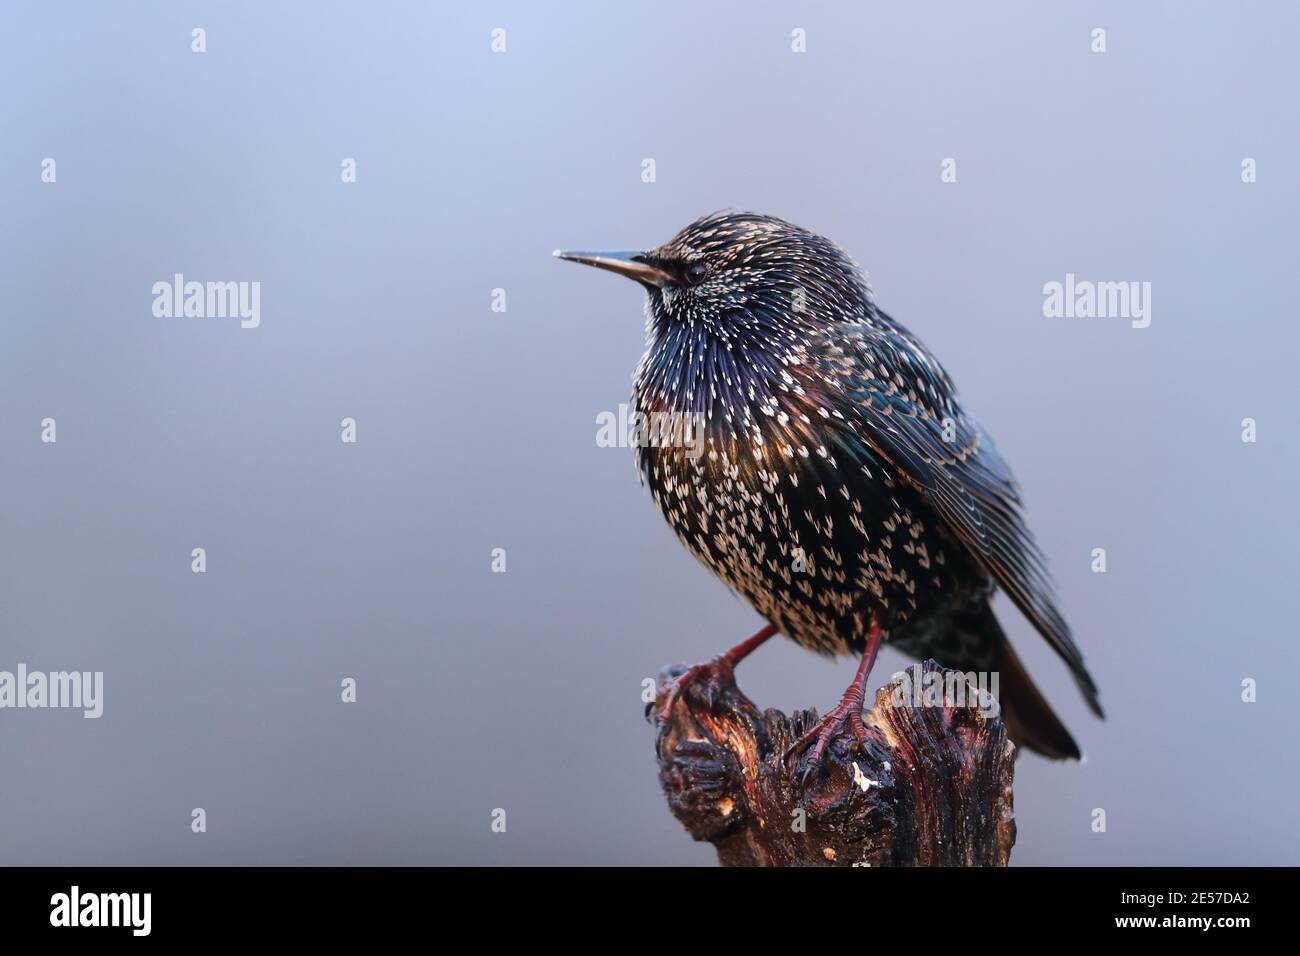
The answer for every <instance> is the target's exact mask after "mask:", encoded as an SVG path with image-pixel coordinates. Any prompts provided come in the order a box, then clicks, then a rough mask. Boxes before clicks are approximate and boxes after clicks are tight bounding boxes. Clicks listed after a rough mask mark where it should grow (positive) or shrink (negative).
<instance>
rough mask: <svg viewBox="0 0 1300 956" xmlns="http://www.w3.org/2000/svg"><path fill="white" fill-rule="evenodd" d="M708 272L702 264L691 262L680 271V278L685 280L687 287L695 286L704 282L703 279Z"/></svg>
mask: <svg viewBox="0 0 1300 956" xmlns="http://www.w3.org/2000/svg"><path fill="white" fill-rule="evenodd" d="M708 272H709V270H708V269H707V268H706V267H705V265H704V263H702V262H692V263H689V264H688V265H687V266H686V268H685V269H683V270H682V276H683V277H684V278H685V279H686V284H687V285H697V284H699V283H700V282H702V281H704V277H705V276H706V275H707V274H708Z"/></svg>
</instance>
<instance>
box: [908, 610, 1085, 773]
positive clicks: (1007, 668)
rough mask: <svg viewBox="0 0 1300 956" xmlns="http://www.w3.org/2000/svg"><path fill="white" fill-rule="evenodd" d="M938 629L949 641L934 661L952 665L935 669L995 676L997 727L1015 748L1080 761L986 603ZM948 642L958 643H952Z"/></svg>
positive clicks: (1076, 749)
mask: <svg viewBox="0 0 1300 956" xmlns="http://www.w3.org/2000/svg"><path fill="white" fill-rule="evenodd" d="M942 627H943V628H944V629H945V630H946V631H947V632H948V635H949V638H950V640H949V641H947V642H945V643H946V644H947V647H946V648H945V649H944V650H946V654H945V653H944V651H938V653H936V654H935V656H937V657H941V658H942V657H944V656H947V657H951V658H953V659H952V660H943V659H941V660H940V661H939V663H940V664H942V665H943V666H945V667H949V668H954V669H956V670H961V671H980V670H986V671H992V672H994V673H996V674H997V675H998V676H997V681H998V684H997V689H998V695H997V696H998V702H999V704H1000V705H1001V717H1002V722H1003V724H1005V725H1006V728H1007V733H1008V735H1010V737H1011V739H1012V740H1013V741H1014V742H1015V744H1016V746H1017V747H1024V748H1027V749H1029V750H1033V751H1036V752H1037V753H1040V754H1042V755H1043V756H1045V757H1051V758H1053V759H1055V760H1066V759H1075V760H1077V759H1078V758H1079V745H1078V744H1076V743H1075V742H1074V738H1073V737H1071V736H1070V732H1069V731H1068V730H1066V729H1065V725H1064V724H1063V723H1061V719H1060V718H1059V717H1057V716H1056V714H1055V712H1054V711H1053V710H1052V708H1051V707H1050V706H1049V705H1048V703H1047V701H1046V700H1044V699H1043V695H1042V694H1041V693H1040V692H1039V690H1038V688H1037V687H1035V686H1034V682H1033V680H1032V679H1031V678H1030V676H1029V672H1028V671H1026V670H1025V665H1024V664H1022V663H1021V662H1020V657H1019V656H1018V655H1017V654H1016V652H1015V650H1014V649H1013V648H1012V646H1011V642H1010V641H1008V640H1007V636H1006V634H1005V633H1003V631H1002V625H1000V624H999V623H998V619H997V617H996V616H995V615H994V614H993V608H992V607H990V606H989V603H988V600H987V599H986V598H984V597H980V598H979V599H978V600H977V601H972V602H971V603H969V604H967V605H965V606H964V607H963V608H962V609H961V610H960V611H955V612H953V613H950V616H949V617H948V618H947V619H946V621H945V622H944V623H943V625H942ZM952 637H956V638H958V640H955V641H952V640H951V638H952ZM936 650H938V649H937V648H936ZM918 656H924V655H923V654H922V655H918Z"/></svg>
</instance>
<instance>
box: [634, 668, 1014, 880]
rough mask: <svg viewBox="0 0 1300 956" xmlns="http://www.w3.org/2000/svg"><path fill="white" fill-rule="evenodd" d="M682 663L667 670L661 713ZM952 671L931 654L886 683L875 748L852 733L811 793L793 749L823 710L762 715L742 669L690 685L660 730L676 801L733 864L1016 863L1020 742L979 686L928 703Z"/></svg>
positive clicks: (664, 769) (668, 788)
mask: <svg viewBox="0 0 1300 956" xmlns="http://www.w3.org/2000/svg"><path fill="white" fill-rule="evenodd" d="M683 670H684V668H681V667H674V668H670V669H669V671H667V672H665V673H664V674H661V675H660V681H659V687H660V690H659V698H658V699H657V700H656V701H655V704H654V705H653V709H648V710H647V712H648V714H649V716H650V719H651V720H652V721H654V720H655V715H656V714H657V713H658V712H659V710H660V709H661V708H662V706H663V701H664V699H665V698H664V695H665V694H666V692H667V690H668V687H669V685H670V683H671V681H672V680H673V679H674V678H676V677H677V675H678V674H680V673H681V672H682V671H683ZM946 674H947V672H945V671H944V669H943V668H941V667H940V666H939V665H938V664H936V663H935V662H934V661H926V662H925V663H924V664H917V665H915V666H914V667H912V668H909V670H908V671H905V672H904V675H903V677H898V678H896V679H895V680H893V681H891V682H890V683H889V684H887V685H886V686H884V687H882V688H881V689H880V690H878V691H877V692H876V700H875V706H874V707H873V708H872V709H871V710H870V711H869V712H868V713H867V714H865V715H864V716H863V723H864V724H865V725H866V728H867V734H868V737H869V738H870V739H869V746H868V747H867V752H866V753H865V754H864V753H862V752H860V751H859V750H858V749H856V748H855V747H853V739H852V737H851V736H849V735H848V734H847V733H845V734H841V735H840V736H839V737H838V738H836V739H835V740H834V741H833V742H832V744H831V746H830V747H829V748H828V749H827V752H826V755H825V758H824V769H823V770H822V772H821V773H820V774H818V775H814V776H813V777H811V778H810V779H809V780H808V782H807V786H806V789H805V788H804V786H803V784H801V782H800V780H799V778H800V777H801V776H802V773H799V774H797V775H792V774H791V771H790V766H789V765H788V764H787V763H786V762H785V760H784V757H785V754H786V752H787V750H788V749H789V748H790V746H791V744H792V743H793V742H794V741H795V740H797V739H798V738H799V735H800V734H802V733H803V732H804V731H805V730H807V729H808V728H809V727H810V726H811V725H812V724H813V723H814V722H815V721H816V719H817V714H816V712H815V711H799V712H797V713H796V714H795V715H794V716H793V717H787V716H786V715H785V714H783V713H781V712H780V711H777V710H768V711H765V712H763V713H760V712H759V711H758V708H756V707H755V706H754V704H753V702H751V701H750V700H749V698H747V697H746V696H745V695H744V694H742V693H741V692H740V690H739V688H737V687H736V684H735V680H734V679H733V677H732V675H730V674H726V675H721V676H720V677H719V679H718V680H716V681H712V682H704V681H701V682H698V683H691V684H687V685H686V687H684V688H683V689H682V691H681V693H680V694H679V695H678V696H677V698H676V700H675V701H674V703H673V707H672V711H671V713H670V714H669V716H668V719H667V721H666V722H663V723H661V724H659V726H658V735H657V738H656V752H657V753H658V754H659V779H660V782H661V783H662V785H663V789H664V794H665V795H666V796H667V798H668V806H669V808H670V809H671V810H672V812H673V814H674V815H675V816H676V817H677V819H678V820H680V821H681V823H682V825H683V826H684V827H685V828H686V830H687V832H688V833H690V834H691V836H693V837H694V838H695V839H697V840H707V841H708V842H710V843H712V844H713V845H714V846H715V847H716V848H717V851H718V861H719V862H720V863H721V864H722V865H723V866H1005V865H1006V863H1007V860H1008V858H1009V857H1010V855H1011V846H1012V844H1013V843H1015V839H1016V824H1015V819H1014V813H1013V810H1012V799H1011V781H1012V775H1013V763H1014V756H1015V746H1014V745H1013V744H1012V743H1011V742H1010V741H1009V740H1008V738H1007V733H1006V729H1005V728H1004V727H1003V725H1002V721H1001V720H999V719H998V718H997V717H996V716H988V715H987V713H986V710H985V709H983V708H981V707H979V706H973V705H968V704H971V702H973V701H974V700H975V698H974V695H973V690H972V694H971V695H969V696H967V697H966V699H965V700H962V699H961V697H962V695H960V694H955V695H953V694H948V693H943V692H942V691H941V692H940V693H939V694H937V695H935V696H934V697H933V698H932V702H931V703H929V704H922V705H920V706H917V705H916V701H915V697H914V695H913V691H912V689H913V688H917V687H922V686H930V687H933V686H934V682H935V681H936V680H937V681H939V682H940V684H941V686H942V683H943V681H944V676H945V675H946ZM927 675H931V676H929V677H928V678H927ZM950 679H951V678H950ZM958 679H959V680H961V681H962V683H963V684H964V679H963V678H960V677H959V676H958ZM927 680H928V681H929V683H928V685H927V683H926V682H927ZM951 686H953V685H949V687H950V688H951ZM954 698H956V699H954ZM805 759H806V755H802V756H800V758H799V762H800V765H799V766H798V767H797V768H796V769H797V770H799V771H802V770H803V769H804V767H803V761H804V760H805Z"/></svg>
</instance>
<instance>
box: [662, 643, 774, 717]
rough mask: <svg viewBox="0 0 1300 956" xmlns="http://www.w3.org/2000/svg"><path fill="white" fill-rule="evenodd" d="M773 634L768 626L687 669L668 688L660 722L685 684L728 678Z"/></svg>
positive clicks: (668, 713)
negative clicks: (702, 679) (702, 662)
mask: <svg viewBox="0 0 1300 956" xmlns="http://www.w3.org/2000/svg"><path fill="white" fill-rule="evenodd" d="M775 633H776V625H774V624H769V625H768V626H767V627H765V628H763V629H762V630H761V631H759V632H758V633H757V634H755V635H754V636H753V637H751V638H749V639H748V640H744V641H741V642H740V643H739V644H737V645H736V646H735V647H733V648H732V649H731V650H729V651H725V652H724V653H722V654H719V655H718V656H717V657H715V658H714V659H713V660H711V661H709V662H708V663H705V664H696V665H695V666H693V667H689V668H687V669H686V671H685V672H684V673H683V674H682V675H681V676H680V677H678V678H677V679H676V680H675V681H673V685H672V687H670V688H668V693H667V694H665V695H664V705H663V707H661V708H660V709H659V720H660V722H667V720H668V717H669V715H670V714H671V713H672V709H673V704H674V703H676V701H677V695H678V694H680V693H681V692H682V688H684V687H685V686H686V685H687V684H692V683H694V682H696V681H698V680H700V679H701V678H706V679H708V680H709V681H710V682H715V681H717V680H718V679H719V678H720V677H723V676H724V675H725V676H728V677H729V676H730V675H731V672H732V671H733V670H734V669H735V667H736V665H737V664H739V663H740V662H741V661H743V660H744V659H745V658H746V657H748V656H749V655H750V654H752V653H754V651H756V650H757V649H758V648H759V647H760V646H762V644H763V643H765V642H766V641H767V639H768V638H769V637H771V636H772V635H773V634H775Z"/></svg>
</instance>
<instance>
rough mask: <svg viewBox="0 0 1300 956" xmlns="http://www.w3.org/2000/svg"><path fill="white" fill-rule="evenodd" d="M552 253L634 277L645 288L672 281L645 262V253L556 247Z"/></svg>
mask: <svg viewBox="0 0 1300 956" xmlns="http://www.w3.org/2000/svg"><path fill="white" fill-rule="evenodd" d="M553 255H554V256H555V257H556V258H557V259H567V260H569V261H570V262H581V263H582V264H583V265H585V266H595V267H596V268H597V269H607V270H609V271H610V272H617V273H618V274H619V275H621V276H627V277H628V278H629V279H635V280H636V281H637V282H639V283H641V284H642V285H643V286H645V287H646V288H647V289H661V288H663V287H664V285H665V284H666V283H668V282H672V281H673V277H672V276H671V275H669V274H668V273H667V272H664V271H663V270H662V269H660V268H657V267H656V266H652V265H650V263H648V262H646V261H645V254H644V253H641V252H565V251H563V250H561V249H556V250H555V252H554V253H553Z"/></svg>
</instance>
